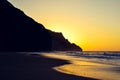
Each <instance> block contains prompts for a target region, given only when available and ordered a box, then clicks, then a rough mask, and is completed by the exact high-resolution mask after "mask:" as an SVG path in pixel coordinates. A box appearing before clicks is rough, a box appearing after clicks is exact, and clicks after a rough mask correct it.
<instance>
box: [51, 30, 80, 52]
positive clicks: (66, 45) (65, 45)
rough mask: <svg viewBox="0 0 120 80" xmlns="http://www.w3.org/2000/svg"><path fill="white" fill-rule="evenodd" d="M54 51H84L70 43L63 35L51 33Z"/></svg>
mask: <svg viewBox="0 0 120 80" xmlns="http://www.w3.org/2000/svg"><path fill="white" fill-rule="evenodd" d="M50 34H51V38H52V50H56V51H82V49H81V48H80V47H79V46H77V45H76V44H74V43H70V42H69V41H68V40H67V39H65V38H64V36H63V34H62V33H57V32H51V31H50Z"/></svg>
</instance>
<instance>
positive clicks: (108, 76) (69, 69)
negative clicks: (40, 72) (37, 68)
mask: <svg viewBox="0 0 120 80" xmlns="http://www.w3.org/2000/svg"><path fill="white" fill-rule="evenodd" d="M43 56H46V57H50V58H55V59H62V60H68V61H69V63H70V64H64V65H61V66H58V67H54V69H55V70H57V71H59V72H62V73H66V74H72V75H76V76H84V77H91V78H96V79H100V80H120V66H114V65H108V64H102V63H95V62H88V61H84V60H82V59H79V58H75V57H72V56H66V55H63V54H43Z"/></svg>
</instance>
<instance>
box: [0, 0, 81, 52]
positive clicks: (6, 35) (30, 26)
mask: <svg viewBox="0 0 120 80" xmlns="http://www.w3.org/2000/svg"><path fill="white" fill-rule="evenodd" d="M58 34H59V33H57V32H53V31H51V30H48V29H46V28H45V27H44V26H43V25H42V24H40V23H38V22H36V21H35V20H34V19H32V18H30V17H29V16H27V15H26V14H25V13H24V12H23V11H21V10H20V9H18V8H15V7H14V6H13V5H12V4H11V3H10V2H8V1H7V0H0V38H1V39H0V44H1V45H0V51H56V50H57V51H68V50H70V51H71V50H77V51H82V49H81V48H80V47H78V46H77V45H75V44H71V43H70V42H69V41H68V40H66V39H65V38H64V36H63V35H62V34H59V35H58ZM56 35H58V36H56Z"/></svg>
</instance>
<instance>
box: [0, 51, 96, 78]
mask: <svg viewBox="0 0 120 80" xmlns="http://www.w3.org/2000/svg"><path fill="white" fill-rule="evenodd" d="M65 64H70V63H69V62H68V61H66V60H61V59H54V58H47V57H43V56H41V55H37V54H34V55H33V54H32V55H26V54H18V53H0V80H96V79H93V78H88V77H82V76H77V75H73V74H66V73H61V72H59V71H57V70H55V69H53V68H54V67H57V66H61V65H65Z"/></svg>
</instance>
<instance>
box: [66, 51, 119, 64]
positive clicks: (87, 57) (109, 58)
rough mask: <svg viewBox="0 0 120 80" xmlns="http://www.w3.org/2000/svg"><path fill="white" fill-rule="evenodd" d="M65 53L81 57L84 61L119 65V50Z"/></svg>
mask: <svg viewBox="0 0 120 80" xmlns="http://www.w3.org/2000/svg"><path fill="white" fill-rule="evenodd" d="M66 55H69V56H74V57H76V58H81V60H84V61H90V62H96V63H103V64H109V65H115V66H120V52H119V51H116V52H115V51H86V52H74V51H73V52H66Z"/></svg>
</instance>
